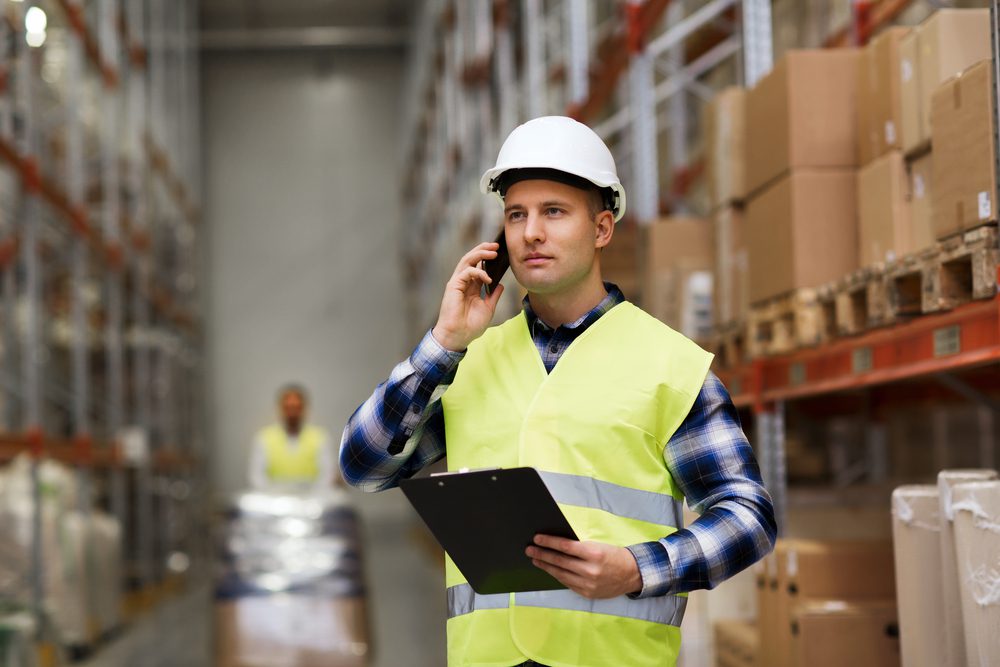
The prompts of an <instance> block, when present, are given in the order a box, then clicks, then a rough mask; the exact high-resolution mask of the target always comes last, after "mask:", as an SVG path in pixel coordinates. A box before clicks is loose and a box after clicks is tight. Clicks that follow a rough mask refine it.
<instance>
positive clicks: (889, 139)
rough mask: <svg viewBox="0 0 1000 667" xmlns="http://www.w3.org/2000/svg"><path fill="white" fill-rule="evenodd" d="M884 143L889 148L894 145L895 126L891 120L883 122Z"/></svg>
mask: <svg viewBox="0 0 1000 667" xmlns="http://www.w3.org/2000/svg"><path fill="white" fill-rule="evenodd" d="M885 143H886V144H888V145H890V146H892V145H893V144H895V143H896V124H895V123H893V122H892V121H891V120H887V121H885Z"/></svg>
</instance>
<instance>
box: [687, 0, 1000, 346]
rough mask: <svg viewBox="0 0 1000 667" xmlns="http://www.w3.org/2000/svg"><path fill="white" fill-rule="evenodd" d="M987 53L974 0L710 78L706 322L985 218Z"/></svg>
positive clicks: (991, 179) (989, 145) (990, 200)
mask: <svg viewBox="0 0 1000 667" xmlns="http://www.w3.org/2000/svg"><path fill="white" fill-rule="evenodd" d="M989 58H990V37H989V12H988V11H987V10H981V9H944V10H940V11H938V12H936V13H934V14H933V15H932V16H931V17H930V18H929V19H927V20H926V21H925V22H924V23H923V24H921V25H920V26H917V27H916V28H913V29H910V28H903V27H893V28H888V29H886V30H884V31H883V32H881V33H880V34H878V35H877V36H876V37H875V38H874V39H873V40H872V41H871V42H870V43H869V44H868V45H867V46H866V47H864V48H863V49H835V50H806V51H803V50H792V51H788V52H787V53H786V54H785V56H784V57H783V58H782V59H781V60H780V61H779V62H778V63H777V64H776V65H775V67H774V69H773V70H772V71H771V72H770V73H769V74H768V75H767V76H765V77H763V78H762V79H761V80H760V81H758V82H757V84H756V85H755V86H754V87H753V88H752V89H750V90H747V91H744V90H741V89H738V88H729V89H725V90H724V91H722V92H721V93H719V95H718V96H717V97H716V99H715V100H713V102H712V103H711V104H710V105H709V106H708V108H707V113H706V117H705V123H704V125H705V130H706V135H705V140H706V155H707V160H706V166H707V176H708V184H709V191H710V195H711V204H712V207H713V220H714V227H715V242H716V265H717V274H716V288H715V313H716V317H715V319H716V324H717V325H721V326H723V327H725V326H726V325H728V324H730V323H732V322H738V321H741V320H743V319H745V317H746V313H747V311H748V310H749V307H750V305H758V304H762V303H766V302H768V301H769V300H772V299H774V298H776V297H780V296H783V295H785V294H789V293H791V292H793V291H794V290H797V289H801V288H807V287H820V286H821V285H824V284H828V283H832V282H833V281H837V280H840V279H842V278H844V277H845V276H848V275H850V274H851V273H852V272H854V271H855V270H856V269H859V268H862V267H870V266H872V265H875V266H880V265H883V264H885V263H887V262H892V261H893V260H895V259H897V258H899V257H901V256H903V255H907V254H912V253H917V252H920V251H921V250H924V249H927V248H932V247H933V246H934V245H935V242H936V241H938V240H942V239H945V238H947V237H949V236H953V235H955V234H956V233H958V232H961V231H965V230H968V229H971V228H974V227H976V226H979V225H982V224H984V223H987V222H991V221H996V220H997V203H996V202H995V201H994V198H995V194H994V187H993V184H994V183H995V156H994V148H993V140H992V136H993V131H994V129H993V122H994V117H995V114H994V112H993V109H992V96H991V92H990V91H991V86H992V70H991V67H990V61H989ZM932 147H933V151H932V150H931V149H932ZM744 204H745V220H744V216H743V210H744V209H743V208H742V207H743V205H744ZM744 258H745V259H744Z"/></svg>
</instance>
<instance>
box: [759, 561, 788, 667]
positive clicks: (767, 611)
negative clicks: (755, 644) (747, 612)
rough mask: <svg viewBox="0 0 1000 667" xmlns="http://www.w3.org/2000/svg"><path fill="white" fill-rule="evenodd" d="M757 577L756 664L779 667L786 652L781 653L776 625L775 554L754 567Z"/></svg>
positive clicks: (776, 577)
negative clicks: (757, 638) (758, 642)
mask: <svg viewBox="0 0 1000 667" xmlns="http://www.w3.org/2000/svg"><path fill="white" fill-rule="evenodd" d="M755 570H756V572H755V574H756V576H757V595H758V597H757V634H758V636H759V637H760V647H759V650H758V653H757V655H758V658H757V660H758V662H759V663H760V664H761V665H770V666H772V667H780V664H781V662H782V661H783V660H784V657H783V656H784V655H787V651H784V652H783V651H782V648H783V647H782V646H780V645H779V642H780V640H781V637H782V633H781V632H780V630H781V628H780V627H779V625H778V597H779V596H778V585H779V584H778V556H777V554H776V553H775V552H773V551H772V552H771V553H769V554H768V555H767V556H764V560H763V561H761V562H760V563H759V564H758V565H756V566H755Z"/></svg>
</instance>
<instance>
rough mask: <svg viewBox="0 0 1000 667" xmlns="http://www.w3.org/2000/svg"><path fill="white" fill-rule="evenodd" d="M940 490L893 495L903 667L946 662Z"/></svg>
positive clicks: (903, 490) (920, 488)
mask: <svg viewBox="0 0 1000 667" xmlns="http://www.w3.org/2000/svg"><path fill="white" fill-rule="evenodd" d="M939 502H940V501H939V491H938V488H937V487H936V486H934V485H930V484H926V485H912V486H901V487H899V488H897V489H896V490H895V491H893V492H892V524H893V527H892V539H893V551H894V553H895V560H896V601H897V603H898V607H899V636H900V642H899V643H900V653H901V655H902V658H903V664H905V665H907V666H908V667H939V665H945V664H947V658H946V653H945V646H944V642H942V641H941V628H942V627H944V624H945V622H946V619H945V616H944V608H943V605H944V599H943V592H942V585H941V545H940V532H941V525H940V520H939V516H940V506H939Z"/></svg>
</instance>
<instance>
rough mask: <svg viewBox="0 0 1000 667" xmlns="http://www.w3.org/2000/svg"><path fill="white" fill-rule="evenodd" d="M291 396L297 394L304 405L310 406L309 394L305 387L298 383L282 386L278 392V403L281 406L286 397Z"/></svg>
mask: <svg viewBox="0 0 1000 667" xmlns="http://www.w3.org/2000/svg"><path fill="white" fill-rule="evenodd" d="M289 394H295V395H296V396H298V397H299V398H300V399H301V400H302V402H303V403H304V404H306V405H308V404H309V392H308V391H307V390H306V388H305V387H304V386H303V385H301V384H299V383H297V382H289V383H288V384H286V385H282V387H281V389H279V390H278V403H279V404H280V403H281V402H282V401H284V400H285V396H288V395H289Z"/></svg>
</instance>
